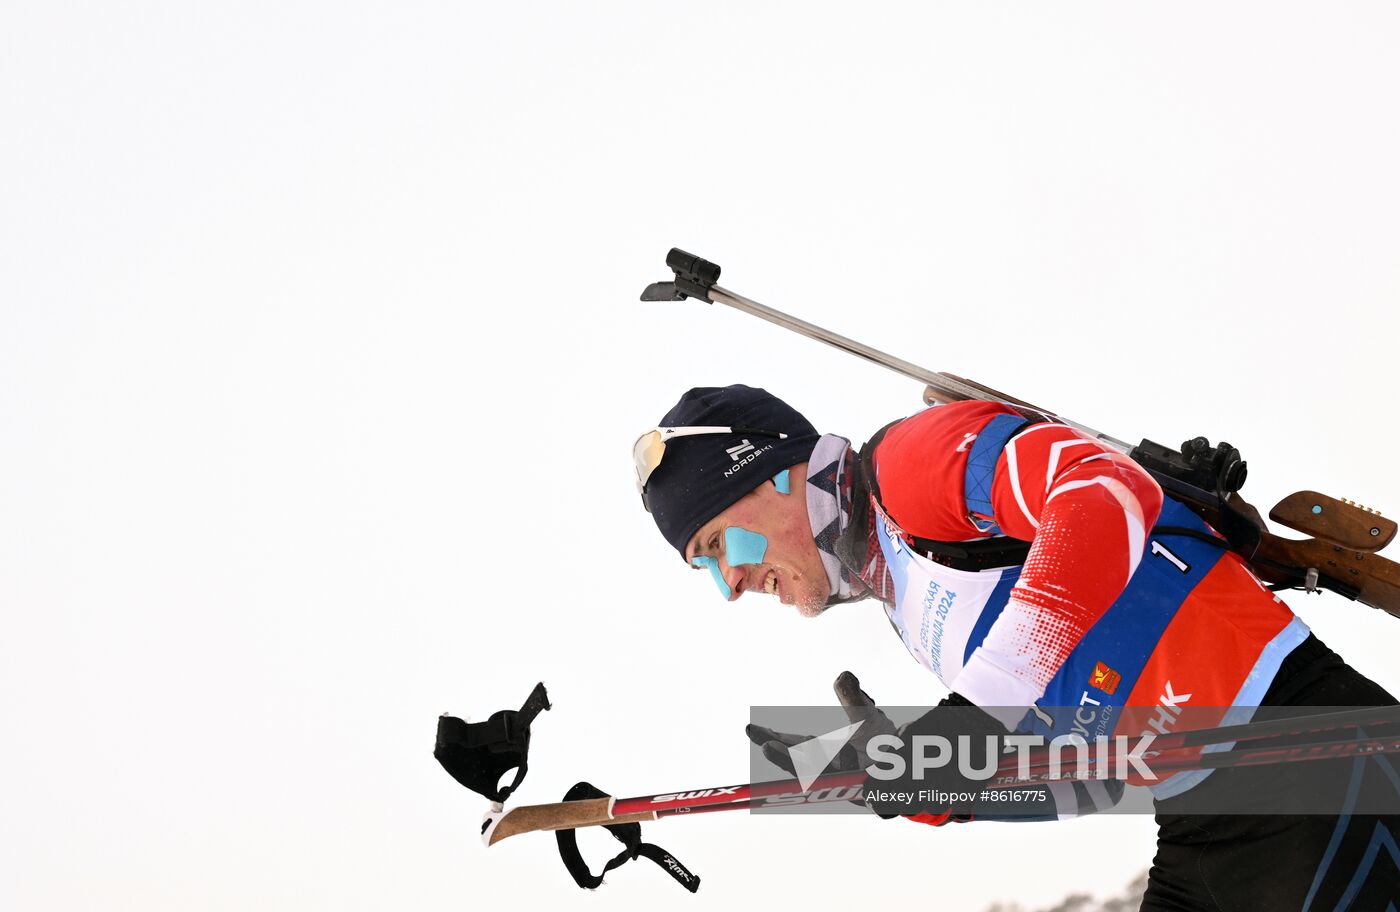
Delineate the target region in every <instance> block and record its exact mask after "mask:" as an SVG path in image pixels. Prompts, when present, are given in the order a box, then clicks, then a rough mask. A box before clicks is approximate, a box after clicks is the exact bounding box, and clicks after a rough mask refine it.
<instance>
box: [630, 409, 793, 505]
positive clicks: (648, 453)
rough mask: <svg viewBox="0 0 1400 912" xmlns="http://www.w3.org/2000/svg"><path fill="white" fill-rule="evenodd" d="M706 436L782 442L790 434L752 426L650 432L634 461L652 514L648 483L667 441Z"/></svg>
mask: <svg viewBox="0 0 1400 912" xmlns="http://www.w3.org/2000/svg"><path fill="white" fill-rule="evenodd" d="M702 434H755V435H762V436H764V437H777V438H778V439H779V440H784V439H786V438H787V434H784V433H782V432H780V431H765V430H763V429H762V428H751V427H715V426H705V427H698V426H697V427H659V428H653V429H652V430H650V431H647V432H646V433H645V434H643V435H642V436H640V437H638V438H637V442H636V443H634V444H632V462H633V463H634V464H635V465H636V467H637V493H638V494H641V495H642V506H643V507H644V508H645V509H646V511H647V512H648V513H650V512H651V503H650V502H649V501H648V500H647V481H648V480H649V479H650V478H651V474H652V473H653V472H655V471H656V467H657V466H659V465H661V459H662V457H664V456H665V455H666V443H667V441H670V440H674V439H675V438H677V437H698V436H700V435H702ZM746 442H747V441H746Z"/></svg>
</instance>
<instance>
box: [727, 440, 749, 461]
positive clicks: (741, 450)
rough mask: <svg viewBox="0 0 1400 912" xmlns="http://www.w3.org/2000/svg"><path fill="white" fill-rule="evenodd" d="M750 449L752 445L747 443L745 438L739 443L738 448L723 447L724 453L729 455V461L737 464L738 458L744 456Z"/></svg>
mask: <svg viewBox="0 0 1400 912" xmlns="http://www.w3.org/2000/svg"><path fill="white" fill-rule="evenodd" d="M752 449H753V444H752V443H749V441H748V438H745V439H743V440H741V441H739V445H738V446H732V447H725V448H724V451H725V452H726V453H728V454H729V459H730V461H731V462H738V461H739V457H740V456H742V455H744V454H745V453H747V452H748V451H749V450H752Z"/></svg>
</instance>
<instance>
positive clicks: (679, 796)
mask: <svg viewBox="0 0 1400 912" xmlns="http://www.w3.org/2000/svg"><path fill="white" fill-rule="evenodd" d="M739 789H740V786H737V785H734V786H730V787H728V788H713V789H700V790H699V791H695V792H675V793H673V794H670V795H653V796H652V799H651V803H652V804H660V803H662V802H666V801H691V800H694V799H696V798H706V797H708V796H710V795H733V794H734V793H735V792H737V791H739Z"/></svg>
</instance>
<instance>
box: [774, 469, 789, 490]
mask: <svg viewBox="0 0 1400 912" xmlns="http://www.w3.org/2000/svg"><path fill="white" fill-rule="evenodd" d="M773 487H775V488H777V489H778V493H779V494H791V493H792V479H790V478H788V470H787V469H783V470H782V471H781V472H779V473H778V474H777V475H774V476H773Z"/></svg>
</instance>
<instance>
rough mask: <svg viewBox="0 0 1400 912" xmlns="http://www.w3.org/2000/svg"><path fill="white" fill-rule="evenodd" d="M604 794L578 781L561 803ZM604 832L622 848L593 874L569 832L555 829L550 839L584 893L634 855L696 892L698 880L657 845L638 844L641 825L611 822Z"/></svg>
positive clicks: (604, 795) (576, 839) (605, 826)
mask: <svg viewBox="0 0 1400 912" xmlns="http://www.w3.org/2000/svg"><path fill="white" fill-rule="evenodd" d="M607 797H609V796H608V793H607V792H604V791H602V790H601V789H598V788H597V787H595V786H593V785H590V784H589V783H587V782H579V783H576V784H575V785H574V787H573V788H571V789H569V791H568V792H566V793H565V794H564V800H565V801H580V800H583V799H587V798H607ZM604 829H606V830H607V831H608V832H609V833H612V834H613V836H614V837H615V838H616V839H617V841H618V842H620V843H622V845H623V846H624V848H623V850H622V851H621V852H619V853H617V855H615V856H613V858H612V860H610V861H609V862H608V863H607V864H605V865H603V870H601V871H599V872H598V873H597V874H594V873H593V872H592V871H590V870H588V865H587V864H586V863H585V862H584V860H583V855H582V854H580V853H579V850H578V837H577V836H576V835H575V831H573V830H555V831H554V838H555V839H556V840H558V842H559V857H560V858H562V859H563V860H564V867H566V868H568V869H569V873H570V874H572V875H573V878H574V883H576V884H578V885H579V886H580V887H583V888H584V889H585V890H596V889H597V888H598V887H599V886H601V885H602V883H603V876H604V875H605V874H607V873H608V872H609V871H611V870H613V869H615V868H620V867H622V866H623V865H625V864H626V863H627V862H629V861H631V860H633V859H634V858H637V857H638V856H641V857H644V858H650V859H651V860H652V861H654V862H656V864H657V866H658V867H660V868H661V870H663V871H665V872H666V873H667V874H670V875H671V876H672V877H674V878H675V879H676V883H678V884H680V885H681V886H683V887H685V888H686V889H687V890H689V891H690V892H692V893H694V892H695V891H696V890H698V889H700V878H699V877H696V876H695V875H694V874H692V873H690V870H689V869H688V868H686V866H685V865H683V864H681V863H680V862H679V861H677V860H676V857H675V856H674V855H672V854H671V853H670V852H668V851H666V850H665V849H663V848H661V847H660V846H658V845H652V844H651V843H649V842H642V825H641V824H640V823H614V824H611V825H608V824H604Z"/></svg>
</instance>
